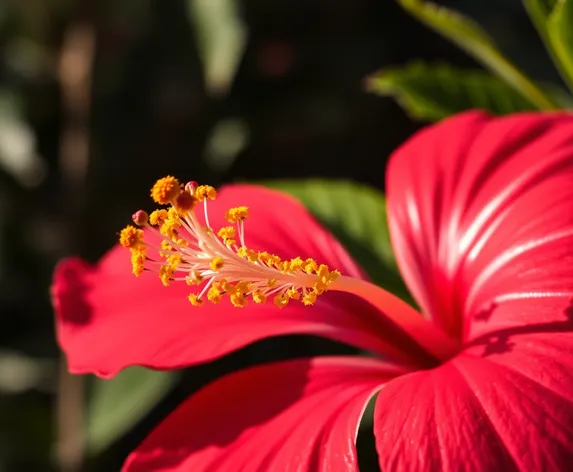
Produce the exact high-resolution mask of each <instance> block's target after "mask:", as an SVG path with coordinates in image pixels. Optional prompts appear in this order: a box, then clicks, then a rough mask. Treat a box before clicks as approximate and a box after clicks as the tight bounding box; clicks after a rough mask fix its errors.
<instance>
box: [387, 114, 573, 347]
mask: <svg viewBox="0 0 573 472" xmlns="http://www.w3.org/2000/svg"><path fill="white" fill-rule="evenodd" d="M572 136H573V116H571V115H567V114H540V113H536V114H534V113H530V114H519V115H514V116H511V117H504V118H489V117H487V116H485V115H484V114H482V113H476V112H472V113H465V114H462V115H459V116H457V117H455V118H452V119H449V120H446V121H444V122H442V123H440V124H438V125H436V126H434V127H430V128H428V129H426V130H424V131H423V132H422V133H419V134H418V135H417V136H416V137H415V138H413V139H412V140H410V141H409V142H408V143H407V144H406V145H404V146H403V147H402V148H401V149H399V150H398V151H397V152H396V154H395V155H394V156H393V158H392V161H391V164H390V167H389V171H388V202H389V203H388V209H389V219H390V228H391V234H392V241H393V244H394V248H395V250H396V253H397V259H398V261H399V264H400V267H401V268H402V270H403V274H404V275H405V278H406V280H407V282H408V284H409V286H410V288H411V290H412V292H413V293H414V294H415V296H416V298H417V300H418V302H419V303H420V305H421V307H422V308H423V310H424V311H425V312H426V313H428V314H429V315H430V316H431V317H432V318H434V319H435V320H436V321H437V322H438V323H439V324H441V325H442V326H443V327H444V328H445V329H446V330H447V331H448V332H450V333H452V334H461V333H463V335H464V336H465V338H466V339H468V338H470V339H474V338H476V337H477V336H481V335H484V334H485V333H488V332H492V331H495V330H498V329H500V328H510V327H515V326H520V327H522V328H523V326H524V325H528V326H530V332H531V331H532V330H535V327H531V325H532V324H533V325H534V326H538V325H539V328H540V329H541V330H542V331H543V330H544V329H547V328H546V327H544V326H543V325H544V324H545V325H546V324H547V323H553V322H563V321H564V320H565V319H566V317H565V315H564V310H565V309H566V307H567V305H568V303H569V300H570V299H572V298H573V264H572V263H571V247H573V211H572V210H571V208H572V206H573V139H572V138H571V137H572ZM525 299H526V301H524V302H523V303H520V302H519V300H525ZM515 300H518V301H517V302H515ZM527 307H529V308H527ZM464 317H465V326H463V325H464V320H463V318H464ZM562 328H563V326H562ZM569 331H571V327H569Z"/></svg>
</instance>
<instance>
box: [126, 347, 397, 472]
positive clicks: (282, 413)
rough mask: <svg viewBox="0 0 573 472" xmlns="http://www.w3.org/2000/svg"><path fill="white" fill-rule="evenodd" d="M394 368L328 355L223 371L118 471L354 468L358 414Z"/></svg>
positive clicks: (252, 471) (301, 471) (312, 471)
mask: <svg viewBox="0 0 573 472" xmlns="http://www.w3.org/2000/svg"><path fill="white" fill-rule="evenodd" d="M399 373H401V372H400V371H397V370H395V369H393V368H391V367H389V366H388V365H385V364H384V363H382V362H380V361H375V360H371V359H361V358H356V357H354V358H352V357H333V358H320V359H314V360H306V359H302V360H295V361H287V362H281V363H273V364H268V365H264V366H258V367H254V368H250V369H247V370H243V371H240V372H237V373H234V374H231V375H228V376H226V377H223V378H222V379H219V380H217V381H215V382H214V383H212V384H210V385H208V386H207V387H205V388H203V389H202V390H200V391H199V392H198V393H197V394H195V395H193V396H192V397H190V398H189V399H188V400H187V401H186V402H185V403H184V404H183V405H181V406H180V407H179V408H178V409H177V410H176V411H175V412H174V413H172V414H171V415H170V416H169V417H168V418H167V419H166V420H165V421H164V422H163V423H162V424H161V425H159V427H158V428H157V429H155V431H153V432H152V433H151V435H150V436H149V437H148V438H147V439H146V440H145V441H144V442H143V444H141V445H140V446H139V447H138V448H137V449H136V450H135V452H133V453H132V454H131V455H130V456H129V458H128V459H127V462H126V464H125V466H124V469H123V470H124V472H145V471H149V472H151V471H162V472H168V471H170V472H174V471H188V470H192V471H197V472H200V471H207V470H221V471H223V470H224V471H226V472H227V471H228V472H233V471H241V472H267V471H269V470H276V471H283V470H284V471H295V470H296V471H298V472H304V471H309V472H320V471H323V472H327V471H328V472H335V471H340V472H351V471H357V470H358V467H357V463H356V448H355V438H356V433H357V427H358V423H359V421H360V417H361V416H362V412H363V411H364V408H365V406H366V403H367V402H368V400H369V398H370V397H371V396H372V395H373V394H374V393H375V391H376V390H377V389H379V388H380V385H381V384H382V383H383V382H385V381H387V380H388V378H391V377H393V376H395V375H397V374H399Z"/></svg>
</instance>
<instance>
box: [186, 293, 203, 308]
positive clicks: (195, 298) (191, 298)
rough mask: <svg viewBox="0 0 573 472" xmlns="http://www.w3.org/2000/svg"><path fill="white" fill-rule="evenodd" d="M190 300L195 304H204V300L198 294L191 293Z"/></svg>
mask: <svg viewBox="0 0 573 472" xmlns="http://www.w3.org/2000/svg"><path fill="white" fill-rule="evenodd" d="M189 301H190V302H191V305H193V306H201V305H203V300H201V299H200V298H199V297H198V296H197V295H196V294H194V293H190V294H189Z"/></svg>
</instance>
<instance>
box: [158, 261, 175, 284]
mask: <svg viewBox="0 0 573 472" xmlns="http://www.w3.org/2000/svg"><path fill="white" fill-rule="evenodd" d="M174 272H175V271H174V270H173V269H172V268H171V267H169V266H166V265H164V266H161V267H160V268H159V278H160V279H161V283H162V284H163V285H165V286H166V287H167V286H168V285H170V284H171V282H172V279H173V274H174Z"/></svg>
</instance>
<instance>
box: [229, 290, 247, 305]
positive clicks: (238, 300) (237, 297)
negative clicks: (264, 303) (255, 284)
mask: <svg viewBox="0 0 573 472" xmlns="http://www.w3.org/2000/svg"><path fill="white" fill-rule="evenodd" d="M229 298H230V299H231V303H232V304H233V306H234V307H236V308H243V307H245V306H246V305H247V298H246V297H245V296H244V295H242V294H239V293H234V294H233V295H231V296H230V297H229Z"/></svg>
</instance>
